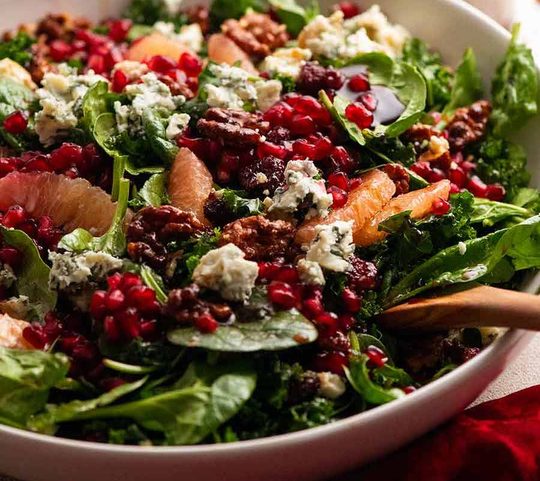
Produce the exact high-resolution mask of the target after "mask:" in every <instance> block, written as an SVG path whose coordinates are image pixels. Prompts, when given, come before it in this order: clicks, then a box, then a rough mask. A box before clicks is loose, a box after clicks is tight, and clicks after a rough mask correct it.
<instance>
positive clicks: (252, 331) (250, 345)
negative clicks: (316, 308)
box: [167, 309, 317, 352]
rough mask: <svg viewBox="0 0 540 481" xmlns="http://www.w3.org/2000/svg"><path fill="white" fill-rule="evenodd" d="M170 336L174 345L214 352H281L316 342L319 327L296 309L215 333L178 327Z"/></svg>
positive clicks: (228, 327) (238, 324)
mask: <svg viewBox="0 0 540 481" xmlns="http://www.w3.org/2000/svg"><path fill="white" fill-rule="evenodd" d="M167 338H168V339H169V341H170V342H171V343H173V344H177V345H180V346H186V347H202V348H204V349H209V350H212V351H224V352H253V351H277V350H281V349H288V348H290V347H296V346H300V345H303V344H307V343H310V342H313V341H315V340H316V339H317V329H316V328H315V326H314V325H313V324H312V323H311V322H309V321H308V320H307V319H306V318H305V317H304V316H303V315H302V314H300V313H299V312H298V311H296V310H295V309H293V310H290V311H280V312H276V313H275V314H273V315H271V316H269V317H268V318H266V319H263V320H260V321H254V322H237V323H235V324H231V325H229V326H220V327H218V328H217V330H216V331H215V332H214V333H211V334H203V333H201V332H200V331H198V330H197V329H196V328H194V327H183V328H179V329H174V330H172V331H169V333H168V334H167Z"/></svg>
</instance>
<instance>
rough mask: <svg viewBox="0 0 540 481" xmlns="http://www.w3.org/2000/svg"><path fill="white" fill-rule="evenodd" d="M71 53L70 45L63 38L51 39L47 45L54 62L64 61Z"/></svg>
mask: <svg viewBox="0 0 540 481" xmlns="http://www.w3.org/2000/svg"><path fill="white" fill-rule="evenodd" d="M72 53H73V49H72V47H71V46H70V45H69V44H68V43H67V42H64V41H63V40H53V41H52V42H51V43H50V45H49V55H50V56H51V58H52V59H53V61H54V62H58V63H60V62H64V61H66V60H67V59H68V58H69V57H70V56H71V54H72Z"/></svg>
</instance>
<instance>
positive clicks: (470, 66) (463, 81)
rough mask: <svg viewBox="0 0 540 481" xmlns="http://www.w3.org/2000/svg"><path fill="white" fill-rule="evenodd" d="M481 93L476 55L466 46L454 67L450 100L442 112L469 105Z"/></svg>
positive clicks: (480, 95)
mask: <svg viewBox="0 0 540 481" xmlns="http://www.w3.org/2000/svg"><path fill="white" fill-rule="evenodd" d="M482 93H483V89H482V78H481V77H480V72H479V71H478V64H477V62H476V56H475V55H474V52H473V50H472V48H468V49H467V50H465V53H464V54H463V59H462V60H461V63H460V64H459V65H458V67H457V69H456V75H455V78H454V83H453V86H452V91H451V94H450V101H449V102H448V104H447V105H446V107H445V108H444V112H452V111H453V110H455V109H457V108H458V107H464V106H467V105H471V104H472V103H474V102H475V101H476V100H478V99H479V98H481V97H482Z"/></svg>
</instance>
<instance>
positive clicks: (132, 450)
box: [0, 0, 540, 457]
mask: <svg viewBox="0 0 540 481" xmlns="http://www.w3.org/2000/svg"><path fill="white" fill-rule="evenodd" d="M431 1H436V2H437V3H439V4H440V5H444V6H447V7H450V8H453V9H456V10H458V11H461V12H462V13H463V14H465V15H468V16H470V17H472V18H474V19H475V20H476V21H477V22H479V23H483V24H484V25H485V26H486V27H488V28H490V29H491V30H493V31H494V32H495V33H496V34H498V35H500V36H501V37H503V38H504V39H506V40H510V37H511V35H510V32H509V31H508V30H506V29H505V28H504V27H503V26H501V25H500V24H498V23H497V22H496V21H495V20H494V19H492V18H491V17H489V16H488V15H487V14H485V13H483V12H482V11H480V10H479V9H478V8H476V7H474V6H472V5H471V4H469V3H468V2H466V1H465V0H431ZM375 3H376V2H375ZM539 285H540V273H538V274H536V275H535V276H533V279H532V280H531V281H530V282H529V284H528V288H526V289H523V290H525V291H527V290H529V291H530V292H535V290H536V289H538V286H539ZM531 286H532V287H531ZM535 286H536V287H535ZM534 335H535V333H534V332H532V331H524V330H521V329H511V330H509V331H508V332H506V333H505V334H504V335H503V336H502V337H500V338H499V339H497V340H496V341H495V342H494V343H493V344H491V345H490V346H488V347H487V348H485V349H484V350H483V351H482V352H481V353H480V354H478V355H477V356H475V357H474V358H473V359H471V360H470V361H468V362H466V363H465V364H462V365H461V366H458V367H457V368H456V369H454V370H453V371H452V372H450V373H448V374H446V375H444V376H443V377H441V378H439V379H437V380H435V381H433V382H431V383H429V384H427V385H425V386H422V387H421V388H419V389H418V390H417V391H415V392H414V393H411V394H409V395H407V396H404V397H402V398H400V399H397V400H394V401H391V402H389V403H386V404H383V405H380V406H376V407H373V408H372V409H369V410H367V411H363V412H360V413H357V414H354V415H352V416H348V417H346V418H343V419H338V420H336V421H333V422H331V423H329V424H325V425H321V426H317V427H314V428H309V429H304V430H301V431H296V432H291V433H284V434H278V435H274V436H268V437H264V438H259V439H251V440H245V441H235V442H232V443H220V444H198V445H187V446H186V445H180V446H138V445H116V444H108V443H98V442H94V441H82V440H76V439H69V438H62V437H56V436H54V435H49V434H43V433H36V432H32V431H27V430H24V429H19V428H16V427H11V426H8V425H3V424H0V436H1V435H6V434H7V435H9V436H13V437H16V438H19V439H20V440H27V441H30V442H35V443H39V444H42V445H52V446H55V447H58V448H67V449H76V450H88V451H93V452H94V453H118V454H144V455H151V456H157V457H159V456H168V455H170V454H178V455H180V454H186V455H188V454H191V455H193V454H201V455H204V454H211V453H216V452H218V451H219V452H221V453H223V452H225V453H228V454H235V453H237V452H243V451H245V450H259V449H260V450H265V449H268V448H272V447H276V446H279V447H284V446H285V447H286V446H288V445H294V444H297V443H302V442H305V441H313V440H315V439H318V438H321V437H325V436H329V435H332V434H338V432H339V431H342V430H344V429H347V428H348V427H351V426H352V425H355V424H358V425H359V424H360V423H369V422H373V421H374V420H375V419H377V418H381V417H384V416H386V414H387V413H389V412H392V411H406V410H407V409H409V408H410V407H411V406H412V405H413V404H414V403H417V402H420V401H422V400H427V399H429V398H430V397H432V395H433V393H435V392H437V391H439V389H440V388H441V387H442V386H446V385H450V384H454V385H458V384H460V383H461V382H463V381H464V380H465V379H467V378H474V377H475V376H477V375H479V374H480V373H481V372H482V370H483V368H484V367H485V366H487V365H488V364H489V360H490V359H492V358H497V357H498V356H500V355H503V354H504V353H505V352H506V351H507V350H508V349H509V348H510V347H511V346H512V345H515V344H517V343H520V342H524V343H525V342H528V341H530V340H531V339H532V337H533V336H534Z"/></svg>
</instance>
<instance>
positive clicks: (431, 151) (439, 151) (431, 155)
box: [418, 135, 450, 162]
mask: <svg viewBox="0 0 540 481" xmlns="http://www.w3.org/2000/svg"><path fill="white" fill-rule="evenodd" d="M449 150H450V144H449V143H448V140H446V139H445V138H444V137H439V136H437V135H432V136H431V137H430V139H429V143H428V148H427V150H426V151H425V152H424V153H423V154H422V155H421V156H420V157H419V158H418V160H419V161H425V162H430V161H432V160H437V159H438V158H440V157H442V156H443V155H444V154H446V153H447V152H448V151H449Z"/></svg>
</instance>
